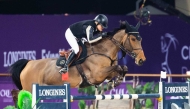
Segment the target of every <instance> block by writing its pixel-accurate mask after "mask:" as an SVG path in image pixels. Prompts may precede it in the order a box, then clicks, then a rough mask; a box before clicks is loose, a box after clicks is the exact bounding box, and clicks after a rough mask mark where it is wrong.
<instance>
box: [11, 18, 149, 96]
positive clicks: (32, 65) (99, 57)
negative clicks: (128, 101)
mask: <svg viewBox="0 0 190 109" xmlns="http://www.w3.org/2000/svg"><path fill="white" fill-rule="evenodd" d="M139 27H140V23H138V24H137V25H136V26H135V27H134V26H132V25H129V24H128V22H127V21H122V22H120V27H119V28H117V29H115V30H114V31H112V32H108V35H109V36H108V37H107V38H104V39H102V40H100V41H98V42H96V43H93V44H89V43H85V46H86V48H87V55H88V56H87V57H86V59H85V61H84V62H83V63H81V64H80V66H81V68H82V69H83V75H81V74H80V73H79V71H78V69H77V67H76V66H71V67H70V68H69V79H68V80H67V81H62V79H61V74H60V73H59V70H60V68H57V67H56V61H57V59H52V58H48V59H39V60H26V59H21V60H18V61H17V62H15V63H14V64H12V65H11V66H10V68H9V72H10V73H11V77H12V79H13V82H14V83H15V85H16V86H17V88H18V89H19V90H22V89H23V90H27V91H29V92H31V91H32V84H33V83H37V84H40V85H62V84H64V83H65V82H67V83H70V86H71V88H74V87H79V86H80V84H81V83H83V81H85V80H84V76H85V79H86V84H85V83H84V84H83V87H85V86H89V85H98V84H100V83H102V82H103V81H104V80H105V79H108V80H111V79H112V78H114V77H117V76H119V75H120V76H121V75H122V76H124V75H125V73H126V71H127V66H125V65H124V66H120V65H118V63H117V60H118V56H117V54H118V52H119V51H120V50H121V51H122V52H123V53H127V54H129V55H130V56H131V57H132V58H134V59H135V63H136V64H137V65H142V64H143V62H144V61H145V60H146V58H145V56H144V51H143V49H142V46H141V41H142V38H141V36H140V35H139V32H138V29H139ZM87 83H88V84H87Z"/></svg>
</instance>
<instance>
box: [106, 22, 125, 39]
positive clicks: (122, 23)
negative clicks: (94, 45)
mask: <svg viewBox="0 0 190 109" xmlns="http://www.w3.org/2000/svg"><path fill="white" fill-rule="evenodd" d="M119 24H120V25H119V27H117V28H115V29H114V30H113V31H110V32H108V35H110V36H113V35H114V34H116V33H117V32H118V31H119V30H122V29H125V28H126V21H119Z"/></svg>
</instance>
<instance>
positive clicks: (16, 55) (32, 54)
mask: <svg viewBox="0 0 190 109" xmlns="http://www.w3.org/2000/svg"><path fill="white" fill-rule="evenodd" d="M3 54H4V65H3V66H4V67H9V66H11V65H12V64H13V63H15V62H16V61H18V60H20V59H29V60H36V51H35V50H31V51H8V52H3Z"/></svg>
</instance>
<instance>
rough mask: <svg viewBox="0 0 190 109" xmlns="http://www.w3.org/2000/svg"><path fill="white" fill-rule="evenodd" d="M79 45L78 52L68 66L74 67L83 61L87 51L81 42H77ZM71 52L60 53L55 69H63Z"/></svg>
mask: <svg viewBox="0 0 190 109" xmlns="http://www.w3.org/2000/svg"><path fill="white" fill-rule="evenodd" d="M78 44H79V52H78V53H77V55H76V57H75V59H74V60H73V61H72V62H70V63H69V66H74V65H77V64H81V63H83V62H84V61H85V59H86V58H85V57H87V49H86V46H85V45H84V44H83V43H82V42H78ZM70 53H71V50H67V51H60V52H59V54H60V57H59V58H58V59H57V62H56V65H57V67H61V68H62V67H64V65H65V63H66V60H67V59H68V57H69V55H70Z"/></svg>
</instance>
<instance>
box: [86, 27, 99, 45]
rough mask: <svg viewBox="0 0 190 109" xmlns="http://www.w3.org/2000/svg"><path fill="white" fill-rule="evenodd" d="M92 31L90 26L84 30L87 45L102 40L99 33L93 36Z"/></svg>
mask: <svg viewBox="0 0 190 109" xmlns="http://www.w3.org/2000/svg"><path fill="white" fill-rule="evenodd" d="M93 31H94V28H93V27H92V26H88V27H87V28H86V36H87V39H88V42H89V43H94V42H97V41H99V40H100V39H102V34H101V33H99V34H96V35H93Z"/></svg>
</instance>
